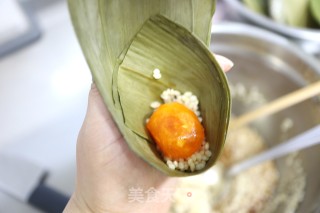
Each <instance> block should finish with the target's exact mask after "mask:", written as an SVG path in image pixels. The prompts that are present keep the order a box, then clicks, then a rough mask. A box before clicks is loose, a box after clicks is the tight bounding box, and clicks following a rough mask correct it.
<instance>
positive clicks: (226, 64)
mask: <svg viewBox="0 0 320 213" xmlns="http://www.w3.org/2000/svg"><path fill="white" fill-rule="evenodd" d="M215 57H216V59H217V61H218V62H219V64H220V66H221V67H222V69H223V70H224V71H228V70H230V69H231V68H232V67H233V65H234V64H233V62H232V61H231V60H230V59H228V58H226V57H224V56H222V55H215Z"/></svg>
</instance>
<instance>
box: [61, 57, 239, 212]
mask: <svg viewBox="0 0 320 213" xmlns="http://www.w3.org/2000/svg"><path fill="white" fill-rule="evenodd" d="M216 59H217V60H218V62H219V64H220V65H221V67H222V69H223V70H224V71H228V70H229V69H230V68H231V67H232V66H233V64H232V62H231V61H229V60H228V59H226V58H224V57H222V56H219V55H216ZM175 182H176V178H169V177H167V176H165V175H164V174H162V173H161V172H159V171H158V170H156V169H155V168H153V167H151V166H150V165H149V164H147V163H146V162H145V161H143V160H142V159H141V158H139V157H138V156H137V155H135V154H134V153H133V152H132V151H131V150H130V149H129V147H128V145H127V144H126V142H125V141H124V139H123V137H122V135H121V133H120V132H119V130H118V128H117V126H116V124H115V123H114V121H113V119H112V116H111V114H110V113H109V111H108V110H107V108H106V106H105V104H104V102H103V100H102V98H101V96H100V94H99V91H98V89H97V88H96V86H95V85H94V84H92V87H91V90H90V93H89V101H88V109H87V114H86V117H85V120H84V122H83V125H82V127H81V130H80V133H79V136H78V142H77V180H76V189H75V192H74V193H73V195H72V197H71V199H70V201H69V203H68V205H67V206H66V209H65V210H64V213H73V212H83V213H100V212H101V213H102V212H103V213H105V212H108V213H113V212H168V210H169V208H170V204H171V199H170V197H171V196H172V193H173V191H174V188H175ZM149 189H153V190H154V191H155V192H157V200H156V201H154V202H147V200H146V199H145V198H144V197H143V196H144V191H143V190H149ZM132 190H135V191H136V193H139V194H132V195H135V196H139V197H131V198H132V199H130V191H131V192H132ZM139 190H140V191H139Z"/></svg>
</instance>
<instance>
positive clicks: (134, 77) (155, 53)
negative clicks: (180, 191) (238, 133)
mask: <svg viewBox="0 0 320 213" xmlns="http://www.w3.org/2000/svg"><path fill="white" fill-rule="evenodd" d="M214 8H215V1H211V0H210V1H208V0H204V1H195V0H194V1H191V0H190V1H187V0H175V1H170V0H157V1H150V0H105V1H103V0H100V1H98V0H93V1H85V0H69V10H70V14H71V18H72V21H73V25H74V28H75V31H76V34H77V36H78V39H79V42H80V45H81V47H82V50H83V53H84V55H85V57H86V60H87V63H88V64H89V67H90V70H91V73H92V76H93V79H94V81H95V83H96V85H97V87H98V89H99V91H100V94H101V95H102V97H103V99H104V102H105V104H106V106H107V107H108V109H109V111H110V112H111V114H112V116H113V118H114V120H115V122H116V123H117V125H118V127H119V129H120V131H121V133H122V134H123V136H124V138H125V139H126V141H127V143H128V145H129V147H130V148H131V149H132V150H133V151H134V152H135V153H136V154H138V155H139V156H140V157H141V158H143V159H144V160H145V161H146V162H148V163H149V164H151V165H152V166H154V167H155V168H157V169H158V170H160V171H162V172H164V173H165V174H167V175H169V176H189V175H194V174H198V173H200V172H203V171H205V170H206V169H208V168H209V167H211V166H212V165H214V163H215V161H216V160H217V158H218V156H219V154H220V152H221V150H222V147H223V144H224V141H225V137H226V132H227V127H228V123H229V116H230V92H229V88H228V84H227V80H226V77H225V74H224V73H223V71H222V70H221V68H220V66H219V65H218V63H217V62H216V60H215V58H214V56H213V55H212V54H211V52H210V51H209V49H208V47H207V46H208V45H209V41H210V31H211V29H210V27H211V18H212V15H213V12H214ZM164 16H165V17H164ZM154 68H159V69H160V70H161V73H162V76H163V77H162V78H161V79H160V80H158V81H157V80H155V79H153V78H152V71H153V69H154ZM167 88H174V89H177V90H180V91H182V92H184V91H192V92H193V93H194V94H195V95H197V96H198V98H199V100H200V108H201V113H202V117H203V119H204V121H203V124H204V127H205V130H206V137H207V140H208V142H209V143H210V149H211V151H212V153H213V156H212V157H211V158H210V159H209V161H208V162H207V165H206V167H205V169H203V170H201V171H198V172H193V173H190V172H181V171H176V170H171V169H169V168H168V167H167V165H166V164H165V163H164V161H163V160H162V157H161V155H160V153H159V152H158V151H157V150H156V146H155V144H154V143H153V142H152V140H151V139H150V137H149V135H148V133H147V132H146V130H145V126H144V125H145V119H146V118H147V117H148V116H150V113H151V108H150V107H149V106H150V103H151V102H153V101H155V100H157V99H159V96H160V94H161V93H162V91H163V90H165V89H167Z"/></svg>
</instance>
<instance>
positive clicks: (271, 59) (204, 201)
mask: <svg viewBox="0 0 320 213" xmlns="http://www.w3.org/2000/svg"><path fill="white" fill-rule="evenodd" d="M211 43H212V44H213V45H212V46H211V50H212V51H213V52H215V53H218V54H221V55H224V56H226V57H228V58H230V59H231V60H232V61H233V62H234V64H235V66H234V68H233V70H232V71H231V72H229V73H228V74H227V75H228V79H229V85H230V89H231V94H232V100H233V106H232V113H233V116H235V117H236V116H239V115H241V114H243V113H245V112H248V111H250V110H253V109H255V108H257V107H259V106H261V105H263V104H265V103H267V102H269V101H271V100H274V99H276V98H278V97H281V96H283V95H285V94H287V93H290V92H292V91H294V90H297V89H299V88H301V87H303V86H305V85H308V84H310V83H312V82H314V81H317V80H320V65H319V62H318V61H316V60H315V59H314V58H312V57H306V55H305V54H303V53H301V51H300V50H299V49H297V48H296V47H295V46H294V45H292V43H290V42H289V41H288V40H286V39H284V38H282V37H280V36H278V35H275V34H273V33H271V32H268V31H265V30H262V29H258V28H255V27H252V26H248V25H244V24H234V23H229V24H223V25H216V26H214V27H213V32H212V42H211ZM231 122H232V121H231ZM319 123H320V98H319V97H315V98H312V99H309V100H306V101H304V102H302V103H299V104H297V105H295V106H292V107H290V108H288V109H286V110H283V111H281V112H278V113H276V114H273V115H271V116H268V117H264V118H261V119H258V120H256V121H255V122H253V123H251V124H249V125H248V126H243V127H241V128H238V129H236V130H231V131H229V132H228V135H227V140H226V144H225V147H224V151H223V153H222V155H221V156H220V158H219V160H218V163H217V164H216V165H215V166H214V167H213V168H212V169H210V170H208V171H207V172H205V173H203V174H201V175H197V176H193V177H187V178H181V179H180V180H179V186H178V188H177V190H176V193H175V194H174V197H173V201H172V206H171V210H170V211H171V212H172V213H192V212H201V213H206V212H214V213H216V212H220V213H222V212H223V213H228V212H230V213H231V212H297V213H305V212H320V181H319V180H320V173H319V172H318V168H319V166H318V162H320V155H319V153H320V147H319V146H315V147H312V148H308V149H305V150H302V151H299V152H297V153H291V154H289V155H287V156H285V157H282V158H279V159H276V160H274V161H269V162H266V163H263V164H260V165H257V166H255V167H253V168H250V169H249V170H246V171H244V172H242V173H240V174H239V175H237V176H236V177H234V178H233V180H232V181H231V183H230V186H229V187H230V188H229V190H228V192H227V194H225V195H224V196H222V197H221V196H220V197H219V196H217V195H219V194H220V193H221V191H223V189H224V185H223V184H221V183H223V181H221V180H219V177H221V176H220V175H219V174H221V171H223V169H224V168H226V167H228V166H230V165H232V164H234V163H236V162H239V161H241V160H243V159H246V158H248V157H250V156H252V155H254V154H256V153H258V152H261V151H263V150H264V149H268V147H272V146H274V145H276V144H279V143H281V142H284V141H285V140H287V139H290V138H292V137H294V136H295V135H298V134H300V133H302V132H303V131H306V130H307V129H310V128H312V127H313V126H315V125H316V124H319ZM218 198H219V199H218Z"/></svg>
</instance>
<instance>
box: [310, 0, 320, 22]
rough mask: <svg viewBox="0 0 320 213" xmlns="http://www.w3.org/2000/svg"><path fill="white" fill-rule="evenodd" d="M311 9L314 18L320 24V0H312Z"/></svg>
mask: <svg viewBox="0 0 320 213" xmlns="http://www.w3.org/2000/svg"><path fill="white" fill-rule="evenodd" d="M310 9H311V14H312V16H313V18H314V19H315V20H316V22H317V23H318V25H320V1H319V0H310Z"/></svg>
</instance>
